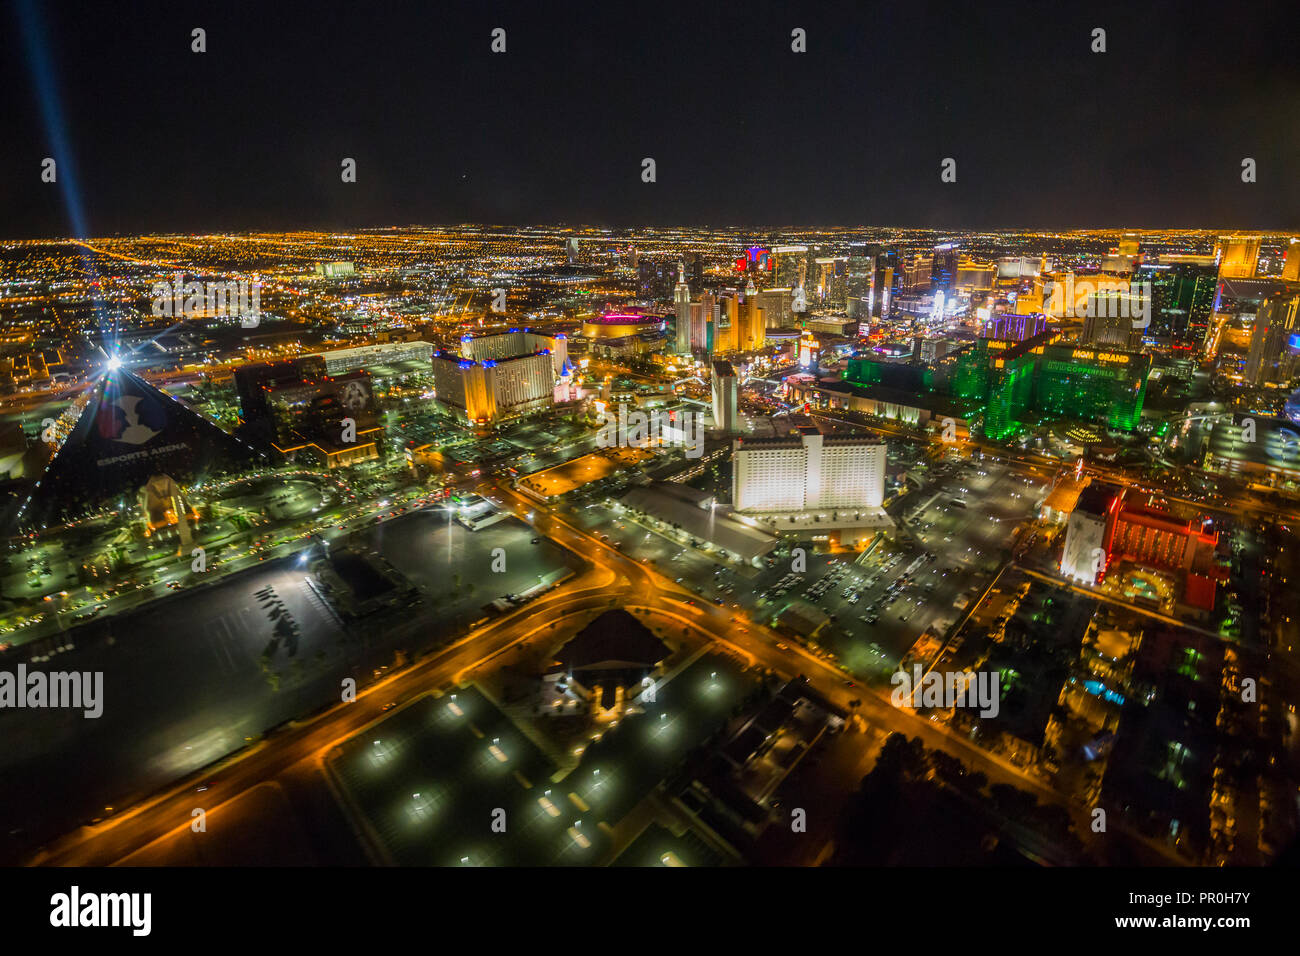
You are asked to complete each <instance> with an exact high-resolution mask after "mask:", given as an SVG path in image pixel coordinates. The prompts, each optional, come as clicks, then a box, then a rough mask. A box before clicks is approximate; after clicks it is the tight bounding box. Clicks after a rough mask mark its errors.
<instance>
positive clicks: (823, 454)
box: [731, 426, 885, 514]
mask: <svg viewBox="0 0 1300 956" xmlns="http://www.w3.org/2000/svg"><path fill="white" fill-rule="evenodd" d="M732 447H733V454H732V486H731V494H732V501H733V502H734V505H735V509H736V510H737V511H741V512H752V513H755V514H761V513H771V512H797V511H811V510H816V509H820V508H831V509H835V508H879V507H880V506H881V503H882V502H883V501H884V492H885V446H884V445H883V444H881V443H879V442H877V441H873V440H870V439H866V438H837V437H830V438H827V437H823V436H822V434H821V433H820V432H819V431H818V430H817V429H816V428H815V427H813V426H802V427H800V429H799V435H798V437H794V438H758V439H752V438H751V439H737V440H736V442H735V443H734V445H733V446H732Z"/></svg>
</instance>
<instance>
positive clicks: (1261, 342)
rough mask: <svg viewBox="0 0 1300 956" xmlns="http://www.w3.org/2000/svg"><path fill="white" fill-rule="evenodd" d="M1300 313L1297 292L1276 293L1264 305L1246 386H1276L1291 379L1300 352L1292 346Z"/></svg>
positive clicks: (1257, 315) (1257, 319)
mask: <svg viewBox="0 0 1300 956" xmlns="http://www.w3.org/2000/svg"><path fill="white" fill-rule="evenodd" d="M1298 310H1300V294H1297V293H1296V292H1294V291H1286V292H1275V293H1273V294H1272V295H1270V296H1269V297H1268V298H1266V299H1265V300H1264V301H1263V302H1261V303H1260V306H1259V311H1258V312H1257V313H1255V329H1254V331H1253V332H1252V333H1251V336H1250V352H1249V354H1248V355H1247V356H1246V372H1245V381H1246V384H1248V385H1275V384H1279V383H1283V382H1286V381H1288V380H1289V379H1290V378H1291V375H1292V372H1293V371H1294V369H1295V363H1296V351H1295V350H1294V349H1293V348H1291V347H1290V346H1291V340H1292V336H1294V335H1295V334H1296V332H1297V311H1298Z"/></svg>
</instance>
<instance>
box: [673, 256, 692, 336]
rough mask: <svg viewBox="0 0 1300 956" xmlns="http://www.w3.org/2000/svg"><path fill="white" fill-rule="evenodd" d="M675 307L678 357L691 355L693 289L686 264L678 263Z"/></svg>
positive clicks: (674, 293)
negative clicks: (689, 283)
mask: <svg viewBox="0 0 1300 956" xmlns="http://www.w3.org/2000/svg"><path fill="white" fill-rule="evenodd" d="M673 305H674V306H675V307H676V309H677V329H676V351H677V354H678V355H690V354H691V287H690V286H689V285H687V283H686V263H684V262H683V263H678V268H677V286H676V287H675V288H674V289H673Z"/></svg>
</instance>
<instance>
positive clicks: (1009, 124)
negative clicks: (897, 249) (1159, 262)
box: [0, 0, 1300, 238]
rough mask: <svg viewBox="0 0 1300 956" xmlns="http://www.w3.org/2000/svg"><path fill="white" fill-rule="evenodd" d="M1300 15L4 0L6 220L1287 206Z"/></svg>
mask: <svg viewBox="0 0 1300 956" xmlns="http://www.w3.org/2000/svg"><path fill="white" fill-rule="evenodd" d="M24 11H26V12H24ZM1295 25H1296V14H1295V6H1294V3H1291V2H1279V3H1273V4H1265V3H1250V2H1237V0H1233V2H1230V3H1228V2H1217V3H1214V4H1205V5H1200V4H1196V3H1192V2H1167V3H1118V4H1099V3H1091V2H1090V3H1083V4H1070V5H1068V6H1065V5H1063V4H1058V3H1054V2H1044V3H1025V2H1020V3H998V2H979V0H964V2H954V3H906V4H904V3H897V4H895V3H868V2H863V0H858V2H839V3H806V2H785V3H760V2H752V0H750V2H728V3H720V2H709V0H697V2H693V3H683V4H677V3H659V2H638V0H610V2H607V3H603V4H594V3H591V4H588V3H558V2H550V0H546V2H542V0H533V2H529V3H519V4H503V3H493V2H478V0H453V2H438V0H425V2H419V3H410V4H405V3H392V2H354V3H347V4H343V3H296V2H276V0H265V2H259V3H231V2H223V3H211V4H186V3H176V2H170V0H169V2H162V3H151V2H133V3H108V2H98V3H84V4H74V3H58V2H55V3H50V4H41V3H37V2H18V3H10V4H8V5H7V6H6V8H5V9H4V12H3V18H0V117H3V129H2V130H0V133H2V145H0V181H3V183H4V189H3V190H2V191H0V236H4V237H6V238H23V237H41V236H59V235H69V234H73V233H77V232H84V233H85V234H87V235H108V234H114V233H132V232H149V231H177V232H211V231H227V230H253V229H297V228H328V229H347V228H356V227H365V226H379V225H404V224H415V223H454V222H468V221H477V222H489V223H501V224H525V223H559V222H565V223H588V224H597V225H612V226H638V225H713V226H726V225H740V226H763V225H771V226H780V225H789V226H850V225H895V226H934V227H940V228H953V229H957V228H992V227H1044V228H1070V227H1108V226H1114V227H1119V226H1132V227H1161V226H1170V227H1173V226H1187V227H1195V226H1205V227H1213V228H1232V227H1237V228H1258V229H1279V230H1284V229H1292V230H1295V229H1300V176H1298V175H1297V173H1298V172H1300V149H1298V148H1297V147H1300V129H1298V126H1297V117H1300V66H1298V65H1297V64H1298V62H1300V60H1298V58H1297V53H1296V47H1295ZM196 26H201V27H204V28H205V29H206V30H207V47H208V51H207V52H206V53H204V54H194V53H191V52H190V43H191V39H190V31H191V29H192V28H193V27H196ZM497 26H500V27H504V28H505V29H506V31H507V52H506V53H505V54H504V55H494V54H493V53H491V52H490V50H489V43H490V33H491V30H492V28H493V27H497ZM1097 26H1101V27H1105V28H1106V30H1107V47H1108V52H1106V53H1105V54H1094V53H1092V52H1091V51H1090V49H1089V47H1090V43H1091V31H1092V28H1093V27H1097ZM794 27H802V28H804V29H805V30H806V31H807V36H808V52H807V53H804V54H796V53H792V52H791V49H790V44H791V38H790V31H791V29H793V28H794ZM51 155H52V156H54V157H55V158H56V159H58V161H59V182H58V184H57V185H46V184H42V183H41V182H40V178H39V175H40V165H41V160H42V158H43V157H45V156H51ZM647 156H648V157H653V158H654V159H655V160H656V162H657V174H658V181H657V182H656V183H654V184H645V183H642V182H641V177H640V174H641V160H642V158H643V157H647ZM949 156H951V157H953V158H955V159H956V160H957V182H956V183H954V184H944V183H941V182H940V176H939V172H940V162H941V160H942V159H943V158H944V157H949ZM1246 156H1250V157H1253V158H1255V159H1256V161H1257V163H1258V181H1257V182H1256V183H1254V184H1250V185H1248V184H1243V183H1242V182H1241V160H1242V158H1243V157H1246ZM344 157H353V158H355V159H356V161H357V165H358V175H357V180H358V181H357V183H356V184H344V183H342V182H341V181H340V176H339V172H340V162H341V160H342V159H343V158H344Z"/></svg>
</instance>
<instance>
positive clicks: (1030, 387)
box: [984, 349, 1037, 439]
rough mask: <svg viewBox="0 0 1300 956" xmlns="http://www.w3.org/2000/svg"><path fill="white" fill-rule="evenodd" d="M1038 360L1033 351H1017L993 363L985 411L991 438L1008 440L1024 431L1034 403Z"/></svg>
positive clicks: (985, 431) (987, 428)
mask: <svg viewBox="0 0 1300 956" xmlns="http://www.w3.org/2000/svg"><path fill="white" fill-rule="evenodd" d="M1036 358H1037V356H1035V355H1034V353H1033V352H1032V351H1029V350H1020V349H1014V350H1010V351H1009V352H1006V353H1003V354H1002V355H1000V356H998V357H997V358H995V359H994V360H993V362H992V367H991V368H990V370H989V392H988V396H989V397H988V405H987V406H986V407H985V410H984V434H985V435H987V436H988V437H990V438H995V439H1002V438H1006V437H1008V436H1010V435H1013V434H1014V433H1015V432H1016V431H1017V430H1019V428H1020V427H1021V422H1022V421H1023V418H1024V413H1025V412H1026V411H1027V410H1028V408H1029V406H1030V403H1031V401H1032V400H1033V395H1034V368H1035V365H1036Z"/></svg>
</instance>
